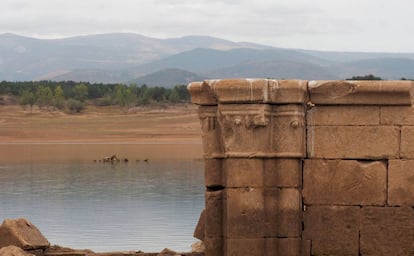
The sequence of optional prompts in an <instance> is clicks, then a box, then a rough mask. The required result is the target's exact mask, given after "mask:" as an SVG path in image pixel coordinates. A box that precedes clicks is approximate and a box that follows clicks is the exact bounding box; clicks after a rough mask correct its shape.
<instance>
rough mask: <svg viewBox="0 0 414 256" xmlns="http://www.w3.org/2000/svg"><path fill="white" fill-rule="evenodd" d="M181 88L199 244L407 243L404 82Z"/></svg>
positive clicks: (411, 228)
mask: <svg viewBox="0 0 414 256" xmlns="http://www.w3.org/2000/svg"><path fill="white" fill-rule="evenodd" d="M188 89H189V91H190V93H191V96H192V101H193V103H195V104H197V105H199V118H200V122H201V129H202V132H203V149H204V158H205V186H206V192H205V211H204V213H203V214H202V218H203V220H202V221H200V223H204V226H203V227H204V228H202V227H198V229H197V230H198V231H197V233H198V236H197V237H198V238H200V239H202V240H203V241H204V244H205V246H206V252H205V255H206V256H216V255H217V256H218V255H220V256H222V255H224V256H230V255H237V256H241V255H252V256H254V255H258V256H259V255H260V256H261V255H281V256H289V255H292V256H296V255H297V256H299V255H356V256H358V255H414V189H413V188H414V128H413V127H414V108H412V106H411V104H412V97H413V90H414V83H413V82H409V81H370V82H366V81H303V80H269V79H237V80H208V81H204V82H195V83H191V84H190V85H189V86H188ZM411 159H413V160H411ZM200 233H201V234H200Z"/></svg>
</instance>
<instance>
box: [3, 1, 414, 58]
mask: <svg viewBox="0 0 414 256" xmlns="http://www.w3.org/2000/svg"><path fill="white" fill-rule="evenodd" d="M413 16H414V1H412V0H284V1H282V0H222V1H219V0H0V33H6V32H11V33H17V34H20V35H26V36H34V37H38V38H56V37H67V36H73V35H84V34H97V33H107V32H133V33H139V34H142V35H146V36H151V37H158V38H167V37H180V36H185V35H194V34H196V35H209V36H215V37H220V38H225V39H229V40H232V41H249V42H256V43H262V44H268V45H273V46H280V47H288V48H304V49H319V50H341V51H349V50H353V51H387V52H414V19H413Z"/></svg>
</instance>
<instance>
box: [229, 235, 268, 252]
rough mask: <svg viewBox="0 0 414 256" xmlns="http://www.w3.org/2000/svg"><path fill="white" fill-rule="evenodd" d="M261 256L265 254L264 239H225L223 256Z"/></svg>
mask: <svg viewBox="0 0 414 256" xmlns="http://www.w3.org/2000/svg"><path fill="white" fill-rule="evenodd" d="M241 255H251V256H263V255H265V239H263V238H256V239H246V238H244V239H233V238H227V239H225V251H224V256H241Z"/></svg>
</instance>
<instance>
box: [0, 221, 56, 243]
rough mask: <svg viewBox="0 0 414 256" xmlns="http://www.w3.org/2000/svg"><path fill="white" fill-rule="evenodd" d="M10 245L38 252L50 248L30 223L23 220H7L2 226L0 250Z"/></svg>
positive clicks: (0, 228) (0, 229)
mask: <svg viewBox="0 0 414 256" xmlns="http://www.w3.org/2000/svg"><path fill="white" fill-rule="evenodd" d="M9 245H15V246H17V247H20V248H22V249H24V250H36V249H45V248H47V247H49V242H48V241H47V240H46V238H45V237H44V236H43V235H42V233H40V231H39V229H37V227H36V226H35V225H33V224H32V223H31V222H30V221H28V220H26V219H23V218H21V219H6V220H4V221H3V223H2V224H1V226H0V248H1V247H4V246H9Z"/></svg>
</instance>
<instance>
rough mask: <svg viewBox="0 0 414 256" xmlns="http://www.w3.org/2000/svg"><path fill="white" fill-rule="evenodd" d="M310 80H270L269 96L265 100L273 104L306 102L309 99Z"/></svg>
mask: <svg viewBox="0 0 414 256" xmlns="http://www.w3.org/2000/svg"><path fill="white" fill-rule="evenodd" d="M307 87H308V81H305V80H269V89H268V94H269V96H268V97H267V99H266V98H265V100H264V102H266V103H267V102H268V103H272V104H275V103H277V104H288V103H299V104H300V103H302V104H303V103H306V102H307V101H308V100H309V94H308V90H307V89H308V88H307Z"/></svg>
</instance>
